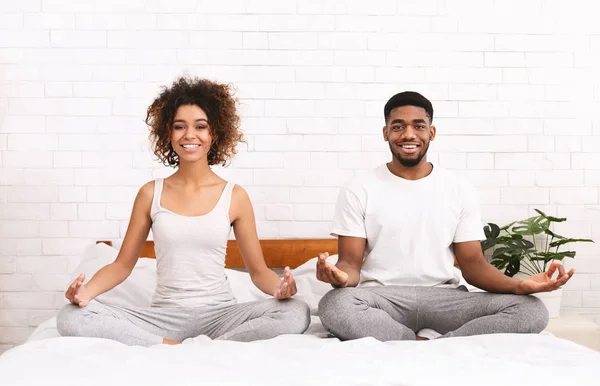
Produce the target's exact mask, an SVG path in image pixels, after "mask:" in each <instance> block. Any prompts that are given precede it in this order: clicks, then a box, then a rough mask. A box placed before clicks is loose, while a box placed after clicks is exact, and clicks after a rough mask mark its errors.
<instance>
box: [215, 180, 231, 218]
mask: <svg viewBox="0 0 600 386" xmlns="http://www.w3.org/2000/svg"><path fill="white" fill-rule="evenodd" d="M234 186H235V183H234V182H231V181H227V185H225V189H223V193H221V197H220V198H219V202H218V203H217V206H218V207H219V208H220V209H221V210H224V211H225V213H226V214H227V216H229V208H230V206H231V196H232V193H233V187H234Z"/></svg>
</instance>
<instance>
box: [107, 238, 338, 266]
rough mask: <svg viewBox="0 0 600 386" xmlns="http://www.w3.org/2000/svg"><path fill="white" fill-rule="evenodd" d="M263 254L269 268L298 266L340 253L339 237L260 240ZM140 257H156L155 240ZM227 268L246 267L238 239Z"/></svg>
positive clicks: (231, 246)
mask: <svg viewBox="0 0 600 386" xmlns="http://www.w3.org/2000/svg"><path fill="white" fill-rule="evenodd" d="M96 243H105V244H108V245H112V241H106V240H100V241H97V242H96ZM260 245H261V247H262V252H263V256H264V257H265V262H266V263H267V266H268V267H269V268H285V267H290V268H296V267H298V266H299V265H302V264H304V263H305V262H306V261H308V260H310V259H312V258H313V257H317V256H318V255H319V253H322V252H329V254H330V255H335V254H337V253H338V244H337V239H287V240H260ZM140 257H148V258H152V259H154V258H156V255H155V253H154V241H150V240H148V241H146V243H145V244H144V248H143V249H142V252H141V253H140ZM225 267H226V268H245V266H244V261H243V260H242V255H241V253H240V248H239V247H238V245H237V241H236V240H229V241H228V242H227V256H226V258H225Z"/></svg>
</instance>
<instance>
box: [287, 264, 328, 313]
mask: <svg viewBox="0 0 600 386" xmlns="http://www.w3.org/2000/svg"><path fill="white" fill-rule="evenodd" d="M337 259H338V255H331V256H329V257H328V258H327V262H328V263H329V264H336V263H337ZM317 260H318V258H317V257H313V258H312V259H310V260H308V261H307V262H306V263H304V264H302V265H300V266H298V267H296V268H294V269H293V270H292V274H293V275H294V279H296V286H297V288H298V293H297V294H296V295H295V296H294V298H296V299H298V300H303V301H305V302H306V304H308V306H309V308H310V314H311V315H319V301H320V300H321V298H322V297H323V296H324V295H325V294H326V293H327V292H329V291H331V290H332V289H333V287H332V286H331V284H327V283H323V282H322V281H319V280H317Z"/></svg>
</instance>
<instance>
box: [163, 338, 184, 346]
mask: <svg viewBox="0 0 600 386" xmlns="http://www.w3.org/2000/svg"><path fill="white" fill-rule="evenodd" d="M163 344H170V345H175V344H181V342H178V341H176V340H171V339H167V338H163Z"/></svg>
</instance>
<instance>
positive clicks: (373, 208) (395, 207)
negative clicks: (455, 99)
mask: <svg viewBox="0 0 600 386" xmlns="http://www.w3.org/2000/svg"><path fill="white" fill-rule="evenodd" d="M384 116H385V126H384V127H383V138H384V140H385V141H386V142H388V144H389V147H390V151H391V153H392V161H391V162H389V163H387V164H386V165H381V166H380V167H378V168H376V169H375V170H373V171H371V172H370V173H369V174H368V175H366V176H364V177H362V178H356V179H354V180H352V181H351V182H349V183H348V184H347V185H346V186H345V187H344V188H342V189H341V191H340V195H339V197H338V201H337V204H336V209H335V215H334V219H333V228H332V235H336V236H337V237H338V262H337V264H336V265H332V264H330V263H328V262H327V256H328V254H327V253H323V254H321V255H320V256H319V260H318V262H317V278H318V279H319V280H321V281H323V282H326V283H330V284H332V286H333V287H334V289H333V290H331V291H330V292H329V293H327V294H326V295H325V296H324V297H323V299H321V302H320V303H319V315H320V317H321V321H322V323H323V325H324V326H325V327H326V328H327V329H328V330H329V331H330V332H332V333H333V334H334V335H336V336H337V337H338V338H340V339H342V340H348V339H358V338H363V337H374V338H376V339H378V340H381V341H387V340H415V339H426V338H435V337H439V336H440V334H441V337H452V336H468V335H476V334H492V333H539V332H541V331H542V330H543V329H544V328H545V327H546V325H547V323H548V311H547V310H546V308H545V306H544V305H543V303H542V302H541V301H540V300H539V299H538V298H536V297H533V296H528V294H532V293H535V292H544V291H552V290H555V289H558V288H559V287H560V286H562V285H564V284H565V283H566V282H567V281H568V280H569V278H570V277H571V276H572V275H573V272H574V270H571V271H569V272H568V273H565V271H564V268H563V266H562V265H559V264H556V263H553V264H552V265H551V266H550V268H549V270H548V272H545V273H541V274H538V275H535V276H532V277H530V278H528V279H527V280H524V281H520V280H516V279H513V278H510V277H507V276H505V275H504V274H502V273H501V272H500V271H498V270H497V269H496V268H495V267H493V266H492V265H490V264H489V263H488V262H487V261H486V260H485V257H484V255H483V252H482V249H481V245H480V240H482V239H484V238H485V236H484V234H483V230H482V223H481V217H480V210H479V204H478V200H477V194H476V191H475V189H474V187H473V186H472V185H471V184H469V183H468V182H467V181H466V180H464V179H462V178H460V177H459V176H458V175H455V174H453V173H451V172H449V171H446V170H444V169H441V168H439V167H438V166H435V167H434V166H433V165H432V164H431V163H429V162H427V149H428V148H429V143H430V141H432V140H434V138H435V134H436V128H435V126H433V125H432V120H433V107H432V105H431V102H430V101H429V100H428V99H427V98H425V97H424V96H422V95H421V94H419V93H416V92H402V93H399V94H396V95H394V96H393V97H392V98H391V99H390V100H389V101H388V102H387V103H386V105H385V107H384ZM455 257H456V259H457V261H458V263H459V265H460V268H461V271H462V275H463V277H464V279H465V280H466V281H467V282H468V283H469V284H472V285H473V286H475V287H478V288H480V289H483V290H485V291H487V292H468V291H467V290H466V288H465V287H464V286H460V287H459V286H458V280H457V278H456V277H455V275H454V271H453V263H454V258H455ZM557 270H558V277H557V278H556V279H553V278H552V275H553V274H554V273H555V272H556V271H557Z"/></svg>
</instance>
